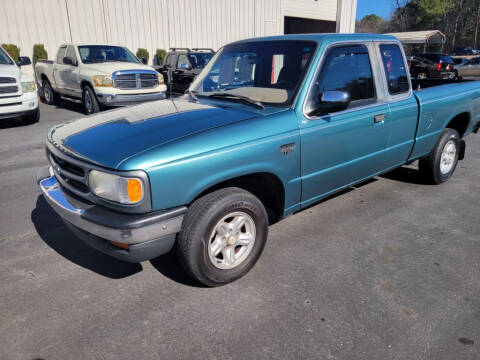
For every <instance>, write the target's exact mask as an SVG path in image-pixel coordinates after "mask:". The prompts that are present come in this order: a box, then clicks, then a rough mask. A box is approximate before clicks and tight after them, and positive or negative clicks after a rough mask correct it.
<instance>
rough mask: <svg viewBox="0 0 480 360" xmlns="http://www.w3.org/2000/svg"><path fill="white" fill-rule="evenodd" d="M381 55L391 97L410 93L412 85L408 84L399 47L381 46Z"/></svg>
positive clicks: (392, 45)
mask: <svg viewBox="0 0 480 360" xmlns="http://www.w3.org/2000/svg"><path fill="white" fill-rule="evenodd" d="M380 53H381V55H382V62H383V69H384V71H385V77H386V78H387V85H388V92H389V93H390V94H391V95H396V94H401V93H405V92H408V90H409V89H410V85H409V84H408V78H407V70H406V69H405V63H404V62H403V56H402V52H401V51H400V48H399V47H398V45H395V44H383V45H380Z"/></svg>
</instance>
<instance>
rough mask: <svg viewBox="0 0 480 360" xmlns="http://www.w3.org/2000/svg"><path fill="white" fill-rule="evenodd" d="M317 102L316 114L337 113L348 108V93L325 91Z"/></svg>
mask: <svg viewBox="0 0 480 360" xmlns="http://www.w3.org/2000/svg"><path fill="white" fill-rule="evenodd" d="M319 100H320V101H319V102H318V109H317V111H316V112H318V113H331V112H337V111H342V110H345V109H346V108H348V105H349V104H350V94H349V92H348V91H337V90H335V91H325V92H324V93H323V94H322V95H321V96H320V99H319Z"/></svg>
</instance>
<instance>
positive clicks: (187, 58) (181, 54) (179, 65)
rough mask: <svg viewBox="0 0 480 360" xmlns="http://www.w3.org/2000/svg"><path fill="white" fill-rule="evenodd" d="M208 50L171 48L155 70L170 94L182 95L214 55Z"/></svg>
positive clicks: (211, 50)
mask: <svg viewBox="0 0 480 360" xmlns="http://www.w3.org/2000/svg"><path fill="white" fill-rule="evenodd" d="M214 53H215V52H214V51H213V49H209V48H194V49H189V48H171V49H170V51H169V52H168V54H167V56H166V58H165V61H164V64H163V66H161V67H158V68H157V71H158V72H160V73H161V74H162V75H163V77H164V78H165V79H166V83H167V84H168V86H169V88H170V89H171V91H172V92H175V93H181V94H183V93H184V92H185V90H187V89H188V87H189V86H190V84H191V82H192V81H193V80H194V79H195V77H196V76H197V75H198V74H199V73H200V72H201V71H202V69H203V68H204V67H205V66H206V65H207V63H208V62H209V61H210V59H211V58H212V56H213V55H214Z"/></svg>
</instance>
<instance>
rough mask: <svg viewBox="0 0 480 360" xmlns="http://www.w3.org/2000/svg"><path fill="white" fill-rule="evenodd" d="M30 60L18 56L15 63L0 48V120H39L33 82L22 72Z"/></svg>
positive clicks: (35, 89) (35, 88)
mask: <svg viewBox="0 0 480 360" xmlns="http://www.w3.org/2000/svg"><path fill="white" fill-rule="evenodd" d="M30 63H31V62H30V59H29V58H28V57H25V56H20V57H19V58H18V61H17V62H15V61H14V60H13V59H12V58H11V57H10V55H8V53H7V52H6V51H5V50H4V49H3V48H2V47H0V120H1V119H7V118H14V117H21V118H22V119H23V121H24V122H25V123H34V122H37V121H38V120H39V119H40V110H39V108H38V95H37V87H36V85H35V81H34V80H33V79H32V78H31V77H30V76H29V75H27V74H25V73H24V72H22V69H21V67H22V66H26V65H30Z"/></svg>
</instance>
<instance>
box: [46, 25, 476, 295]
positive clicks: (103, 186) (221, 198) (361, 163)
mask: <svg viewBox="0 0 480 360" xmlns="http://www.w3.org/2000/svg"><path fill="white" fill-rule="evenodd" d="M317 51H320V52H321V53H319V54H317ZM235 69H238V74H237V76H235V73H236V72H237V70H235ZM212 71H215V75H214V76H215V77H218V81H217V83H216V84H212V82H211V79H210V77H211V73H212ZM235 77H236V79H235ZM440 82H441V80H440ZM419 83H422V84H424V85H425V88H424V89H422V90H421V91H413V90H412V86H411V81H410V78H409V74H408V71H407V70H406V61H405V57H404V54H403V50H402V45H401V43H400V42H399V41H398V40H397V39H396V38H394V37H393V36H387V35H372V34H303V35H289V36H274V37H268V38H259V39H250V40H242V41H238V42H234V43H231V44H229V45H226V46H224V47H223V48H221V49H220V50H219V51H218V53H217V54H216V55H215V58H214V59H212V61H211V62H209V64H208V65H207V66H206V67H205V68H204V69H203V70H202V72H201V73H200V74H199V76H198V77H197V78H196V79H195V81H194V82H193V83H192V84H191V85H190V88H189V89H188V93H187V94H185V95H184V96H182V97H178V98H174V99H171V100H165V101H158V102H155V103H151V104H142V105H138V106H135V107H129V108H125V109H121V110H117V111H110V112H108V113H105V114H102V115H96V116H94V117H92V118H91V121H88V122H86V121H74V122H70V123H67V124H61V125H57V126H55V127H54V128H52V129H51V130H50V131H49V132H48V136H47V140H46V148H47V157H48V159H49V161H50V164H51V166H50V167H49V168H45V169H43V170H41V171H40V172H39V173H38V175H37V180H38V182H39V186H40V188H41V190H42V192H43V194H44V196H45V198H46V200H47V201H48V203H49V204H50V205H51V206H52V208H53V209H54V210H55V211H56V212H57V213H58V214H59V215H60V217H62V218H63V219H64V220H65V222H66V223H67V225H68V226H69V227H70V228H71V229H72V231H73V232H74V233H75V234H77V236H78V237H79V238H81V239H82V240H83V241H85V242H86V243H87V244H89V245H90V246H93V247H94V248H96V249H98V250H99V251H102V252H104V253H106V254H109V255H111V256H114V257H117V258H119V259H122V260H126V261H132V262H140V261H143V260H148V259H152V258H155V257H157V256H159V255H161V254H164V253H166V252H168V251H170V250H171V249H172V248H173V247H174V246H175V248H176V251H177V252H178V256H179V259H180V261H181V263H182V265H183V266H184V268H185V269H186V270H187V271H188V273H189V274H190V275H191V276H193V277H194V278H195V279H196V280H198V281H199V282H201V283H203V284H205V285H208V286H216V285H222V284H225V283H228V282H230V281H233V280H235V279H237V278H239V277H240V276H242V275H244V274H245V273H247V272H248V271H249V270H250V269H251V268H252V267H253V266H254V264H255V263H256V261H257V260H258V259H259V257H260V255H261V253H262V250H263V248H264V247H265V244H266V240H267V235H268V226H269V224H272V223H274V222H276V221H278V220H279V219H281V218H283V217H285V216H287V215H290V214H293V213H295V212H297V211H299V210H301V209H304V208H306V207H308V206H309V205H311V204H313V203H315V202H318V201H319V200H321V199H324V198H326V197H328V196H330V195H331V194H333V193H335V192H338V191H341V190H342V189H345V188H348V187H350V186H352V185H353V184H355V183H359V182H362V181H365V180H366V179H368V178H371V177H373V176H375V175H378V174H381V173H383V172H386V171H389V170H391V169H394V168H396V167H398V166H401V165H403V164H409V163H411V162H413V161H415V160H420V162H419V166H420V171H421V173H422V174H423V176H424V177H425V178H426V179H428V181H431V182H432V183H436V184H439V183H443V182H446V181H447V180H448V179H449V178H450V177H451V176H452V174H453V172H454V171H455V168H456V166H457V162H458V160H461V159H463V156H464V151H465V142H464V138H465V136H467V135H469V134H470V133H472V132H476V131H478V128H479V126H480V120H479V119H480V85H479V83H477V82H472V81H470V82H461V81H459V82H458V83H456V84H448V85H443V86H438V87H428V83H427V81H425V80H421V81H419ZM437 83H438V81H437ZM219 85H220V86H219ZM414 85H416V84H415V81H414ZM439 191H440V188H439ZM446 206H448V204H446ZM320 221H321V220H320ZM325 226H334V225H332V224H325ZM295 241H296V239H294V238H292V242H295ZM273 245H275V242H272V246H273ZM295 246H301V244H296V245H295Z"/></svg>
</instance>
